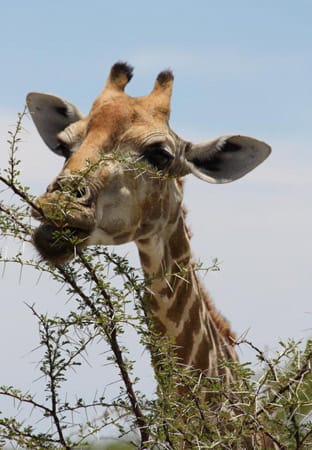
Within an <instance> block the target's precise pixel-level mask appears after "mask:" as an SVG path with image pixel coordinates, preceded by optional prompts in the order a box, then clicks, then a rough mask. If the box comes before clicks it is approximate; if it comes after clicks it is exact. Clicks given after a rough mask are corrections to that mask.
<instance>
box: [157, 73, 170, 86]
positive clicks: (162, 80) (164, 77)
mask: <svg viewBox="0 0 312 450" xmlns="http://www.w3.org/2000/svg"><path fill="white" fill-rule="evenodd" d="M173 78H174V77H173V73H172V72H171V70H163V71H162V72H160V74H159V75H158V77H157V81H158V83H159V84H166V83H168V81H172V80H173Z"/></svg>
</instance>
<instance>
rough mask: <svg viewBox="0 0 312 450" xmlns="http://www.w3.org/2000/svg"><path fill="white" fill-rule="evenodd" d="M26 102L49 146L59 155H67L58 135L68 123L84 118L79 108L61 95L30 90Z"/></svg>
mask: <svg viewBox="0 0 312 450" xmlns="http://www.w3.org/2000/svg"><path fill="white" fill-rule="evenodd" d="M26 103H27V107H28V110H29V112H30V115H31V117H32V119H33V121H34V124H35V125H36V128H37V130H38V132H39V134H40V136H41V137H42V139H43V141H44V142H45V144H47V146H48V147H49V148H50V149H51V150H52V151H53V152H54V153H57V154H58V155H61V156H66V155H65V149H64V147H63V146H62V145H61V144H60V141H59V140H58V139H57V135H58V134H59V133H60V132H61V131H63V130H64V129H65V128H66V127H67V126H68V125H70V124H71V123H73V122H77V121H78V120H80V119H82V118H83V116H82V114H81V113H80V112H79V110H78V109H77V108H76V107H75V106H74V105H72V104H71V103H69V102H68V101H67V100H64V99H62V98H61V97H56V96H55V95H51V94H44V93H40V92H30V93H29V94H28V95H27V97H26Z"/></svg>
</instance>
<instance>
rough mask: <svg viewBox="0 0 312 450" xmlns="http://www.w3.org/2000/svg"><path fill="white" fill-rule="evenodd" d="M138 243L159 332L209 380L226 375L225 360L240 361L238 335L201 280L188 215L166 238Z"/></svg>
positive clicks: (151, 311) (170, 228)
mask: <svg viewBox="0 0 312 450" xmlns="http://www.w3.org/2000/svg"><path fill="white" fill-rule="evenodd" d="M136 243H137V246H138V250H139V255H140V259H141V264H142V268H143V271H144V273H145V276H146V278H147V280H148V286H147V293H146V295H147V305H148V312H149V316H150V317H151V319H152V320H153V322H154V324H155V326H156V329H157V331H158V332H159V333H160V334H161V335H164V336H169V337H171V338H172V339H173V341H174V343H175V345H176V346H177V355H178V358H179V360H180V361H181V363H182V364H185V365H186V366H188V367H191V368H195V369H198V370H201V371H204V372H205V373H207V374H208V375H210V376H216V375H221V374H224V370H223V369H221V368H220V364H221V363H222V361H224V360H231V361H236V360H237V356H236V353H235V350H234V348H233V336H234V335H233V334H232V333H231V330H230V327H229V324H228V322H226V320H225V319H224V318H223V317H222V316H221V315H220V314H218V312H217V311H216V309H215V307H214V305H213V303H212V301H211V299H210V298H209V296H208V294H207V293H206V292H205V291H204V289H203V288H202V286H201V283H200V281H199V280H198V278H197V275H196V270H195V267H194V263H193V261H192V255H191V248H190V238H189V232H188V229H187V227H186V224H185V218H184V213H183V211H181V213H180V215H179V217H178V219H177V221H176V222H175V223H174V224H171V225H170V226H167V227H166V228H165V232H164V233H163V234H157V235H154V236H152V237H150V238H148V239H140V240H138V241H137V242H136ZM226 375H227V378H230V377H231V375H230V374H226Z"/></svg>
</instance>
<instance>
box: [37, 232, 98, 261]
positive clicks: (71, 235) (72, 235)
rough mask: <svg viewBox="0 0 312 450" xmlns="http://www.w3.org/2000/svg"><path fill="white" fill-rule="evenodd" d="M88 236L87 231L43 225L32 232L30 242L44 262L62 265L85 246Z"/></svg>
mask: <svg viewBox="0 0 312 450" xmlns="http://www.w3.org/2000/svg"><path fill="white" fill-rule="evenodd" d="M89 236H90V232H89V231H86V230H82V229H79V228H73V227H64V228H59V227H57V226H55V225H53V224H49V223H43V224H41V225H39V227H38V228H36V229H35V231H34V232H33V235H32V241H33V244H34V246H35V247H36V249H37V251H38V252H39V254H40V256H41V257H42V258H43V259H44V260H45V261H47V262H49V263H52V264H54V265H62V264H65V263H66V262H68V261H70V260H71V259H73V258H74V256H75V254H76V252H77V249H81V248H83V247H85V246H86V245H87V240H88V237H89Z"/></svg>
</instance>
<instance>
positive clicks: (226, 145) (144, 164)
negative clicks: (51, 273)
mask: <svg viewBox="0 0 312 450" xmlns="http://www.w3.org/2000/svg"><path fill="white" fill-rule="evenodd" d="M131 77H132V67H130V66H129V65H128V64H125V63H116V64H115V65H114V66H113V67H112V69H111V71H110V74H109V77H108V79H107V82H106V84H105V87H104V90H103V91H102V93H101V94H100V96H99V97H98V98H97V99H96V100H95V101H94V103H93V105H92V108H91V110H90V112H89V114H88V115H87V116H85V117H83V116H82V115H81V113H80V112H79V111H78V109H77V108H76V107H75V106H73V105H72V104H71V103H69V102H67V101H66V100H64V99H61V98H59V97H56V96H54V95H49V94H41V93H30V94H28V96H27V105H28V108H29V111H30V113H31V116H32V118H33V121H34V123H35V125H36V127H37V129H38V131H39V134H40V135H41V137H42V138H43V140H44V142H45V143H46V144H47V145H48V147H50V149H51V150H52V151H54V152H55V153H57V154H59V155H61V156H63V157H64V158H65V164H64V166H63V168H62V170H61V172H60V174H59V175H58V176H57V178H55V179H54V181H52V183H51V184H50V185H49V186H48V188H47V192H46V193H45V194H44V195H42V196H41V197H39V198H38V199H37V205H38V210H40V211H41V212H40V214H39V213H38V211H37V210H36V211H35V212H34V216H35V217H36V218H38V219H39V220H40V221H41V222H42V223H41V225H40V226H39V227H38V228H37V229H36V231H35V232H34V236H33V241H34V244H35V246H36V248H37V250H38V251H39V253H40V254H41V255H42V256H43V258H45V259H46V260H48V261H50V262H52V263H56V264H58V263H63V262H65V261H67V260H68V259H70V258H71V257H72V256H73V254H74V250H73V247H74V246H73V240H72V238H73V237H74V239H76V240H77V245H78V246H81V247H83V246H86V245H92V244H104V245H110V244H122V243H125V242H129V241H137V240H140V239H146V238H148V237H150V236H151V235H152V234H155V233H160V232H162V230H164V229H165V228H166V226H169V225H170V224H174V223H175V221H176V219H177V217H178V215H179V212H180V209H181V202H182V189H181V183H180V181H179V180H180V178H181V177H182V176H184V175H187V174H189V173H192V174H194V175H196V176H197V177H199V178H201V179H203V180H204V181H207V182H210V183H226V182H229V181H233V180H235V179H238V178H240V177H242V176H243V175H245V174H246V173H248V172H249V171H250V170H252V169H254V168H255V167H256V166H257V165H258V164H260V163H261V162H262V161H263V160H264V159H266V158H267V156H268V155H269V154H270V147H269V146H268V145H267V144H265V143H263V142H261V141H258V140H256V139H253V138H250V137H246V136H239V135H231V136H222V137H219V138H217V139H215V140H212V141H209V142H206V143H199V144H194V143H191V142H187V141H184V140H183V139H181V138H180V137H178V136H177V135H176V134H175V133H174V132H173V131H172V130H171V129H170V127H169V124H168V121H169V113H170V98H171V92H172V85H173V75H172V73H171V72H170V71H164V72H161V73H160V74H159V75H158V77H157V79H156V82H155V85H154V88H153V90H152V91H151V93H150V94H149V95H146V96H143V97H138V98H133V97H130V96H128V95H127V94H126V93H125V92H124V89H125V86H126V84H127V83H128V82H129V81H130V79H131ZM60 231H61V234H62V236H61V234H60Z"/></svg>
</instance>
